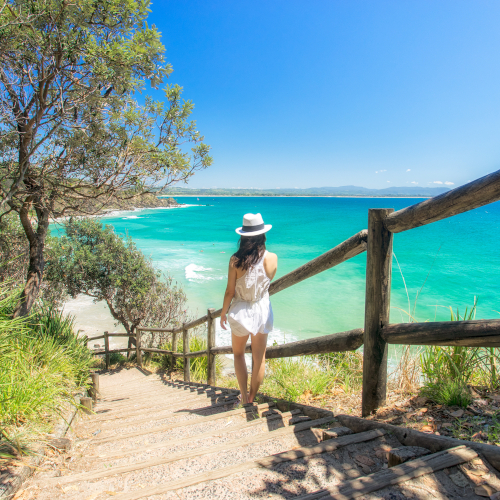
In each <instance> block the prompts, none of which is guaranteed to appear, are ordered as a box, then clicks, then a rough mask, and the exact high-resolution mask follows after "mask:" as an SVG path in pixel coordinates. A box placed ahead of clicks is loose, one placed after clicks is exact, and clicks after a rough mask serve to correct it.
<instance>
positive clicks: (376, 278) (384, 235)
mask: <svg viewBox="0 0 500 500" xmlns="http://www.w3.org/2000/svg"><path fill="white" fill-rule="evenodd" d="M392 212H394V209H392V208H372V209H369V210H368V243H367V250H366V252H367V257H366V297H365V330H364V337H363V343H364V346H363V395H362V403H361V415H362V416H363V417H366V416H368V415H370V414H371V413H372V412H373V411H375V410H376V409H377V408H379V407H380V406H383V405H384V404H385V400H386V391H387V343H386V342H385V341H384V340H383V339H382V336H381V329H382V328H383V326H384V325H387V324H389V308H390V294H391V271H392V265H391V264H392V240H393V235H392V233H391V232H389V231H388V230H387V229H385V227H384V219H385V217H387V216H388V215H389V214H390V213H392Z"/></svg>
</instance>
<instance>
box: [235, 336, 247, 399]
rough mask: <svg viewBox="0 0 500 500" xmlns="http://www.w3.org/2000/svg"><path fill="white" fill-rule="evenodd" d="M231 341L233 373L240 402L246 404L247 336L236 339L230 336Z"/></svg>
mask: <svg viewBox="0 0 500 500" xmlns="http://www.w3.org/2000/svg"><path fill="white" fill-rule="evenodd" d="M231 340H232V344H233V354H234V371H235V372H236V378H237V379H238V385H239V386H240V392H241V402H242V403H243V404H247V403H248V392H247V391H248V371H247V364H246V361H245V348H246V345H247V340H248V335H247V336H246V337H237V336H236V335H234V334H232V335H231Z"/></svg>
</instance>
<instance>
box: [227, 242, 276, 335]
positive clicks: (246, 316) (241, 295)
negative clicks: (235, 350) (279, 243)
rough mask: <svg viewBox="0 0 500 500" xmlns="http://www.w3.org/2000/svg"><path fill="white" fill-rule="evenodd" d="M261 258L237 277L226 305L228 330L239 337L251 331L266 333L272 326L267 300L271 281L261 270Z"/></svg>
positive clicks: (269, 302)
mask: <svg viewBox="0 0 500 500" xmlns="http://www.w3.org/2000/svg"><path fill="white" fill-rule="evenodd" d="M266 254H267V250H266V251H265V252H264V255H263V256H262V258H261V259H260V260H259V261H258V262H257V263H256V264H255V265H254V266H252V267H250V268H249V269H248V270H247V272H246V273H245V274H244V275H243V276H242V277H241V278H238V279H237V280H236V288H235V291H234V299H233V303H232V304H231V307H230V308H229V313H228V321H229V326H230V327H231V332H232V333H233V334H234V335H236V336H238V337H246V336H247V335H249V334H250V333H251V334H253V335H257V333H266V334H267V333H269V332H270V331H271V330H272V329H273V308H272V307H271V300H270V299H269V285H270V283H271V280H270V279H269V277H268V276H267V274H266V270H265V269H264V259H265V257H266Z"/></svg>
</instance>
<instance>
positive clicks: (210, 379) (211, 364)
mask: <svg viewBox="0 0 500 500" xmlns="http://www.w3.org/2000/svg"><path fill="white" fill-rule="evenodd" d="M214 312H215V309H209V310H208V311H207V316H208V321H207V384H208V385H215V354H212V353H211V352H210V349H211V348H212V347H215V319H214V318H212V314H213V313H214Z"/></svg>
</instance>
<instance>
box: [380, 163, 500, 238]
mask: <svg viewBox="0 0 500 500" xmlns="http://www.w3.org/2000/svg"><path fill="white" fill-rule="evenodd" d="M498 200H500V170H497V171H496V172H493V173H492V174H489V175H485V176H484V177H481V178H480V179H476V180H475V181H472V182H469V183H468V184H465V185H463V186H460V187H458V188H455V189H453V190H451V191H448V192H447V193H443V194H440V195H439V196H434V198H429V199H428V200H425V201H422V202H420V203H417V204H415V205H411V206H409V207H406V208H403V209H402V210H398V211H397V212H394V213H392V214H390V215H389V216H387V217H386V218H385V220H384V225H385V227H386V228H387V229H388V230H389V231H391V233H400V232H402V231H407V230H408V229H413V228H415V227H419V226H424V225H425V224H430V223H431V222H436V221H438V220H441V219H446V218H448V217H451V216H453V215H457V214H461V213H463V212H467V211H469V210H473V209H474V208H478V207H482V206H483V205H487V204H488V203H493V202H494V201H498Z"/></svg>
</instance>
